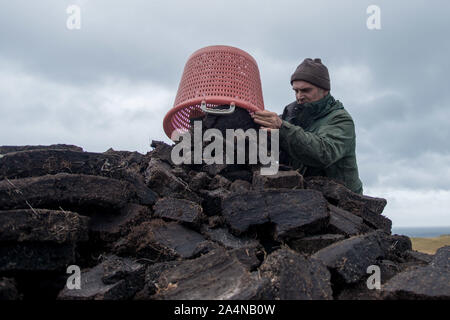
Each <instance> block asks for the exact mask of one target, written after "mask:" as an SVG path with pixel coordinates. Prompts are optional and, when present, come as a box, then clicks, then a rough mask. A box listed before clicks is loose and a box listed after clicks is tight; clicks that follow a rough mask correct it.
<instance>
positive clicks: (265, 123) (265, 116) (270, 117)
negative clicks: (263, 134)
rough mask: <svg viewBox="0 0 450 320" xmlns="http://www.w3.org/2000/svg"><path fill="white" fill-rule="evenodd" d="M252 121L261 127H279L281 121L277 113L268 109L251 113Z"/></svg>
mask: <svg viewBox="0 0 450 320" xmlns="http://www.w3.org/2000/svg"><path fill="white" fill-rule="evenodd" d="M251 116H252V118H253V121H255V122H256V123H258V124H260V125H261V126H262V129H268V130H269V131H270V129H280V128H281V125H282V123H283V122H282V121H281V119H280V117H278V114H276V113H275V112H270V111H268V110H263V111H256V112H255V113H253V114H252V115H251Z"/></svg>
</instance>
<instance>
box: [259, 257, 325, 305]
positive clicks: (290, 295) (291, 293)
mask: <svg viewBox="0 0 450 320" xmlns="http://www.w3.org/2000/svg"><path fill="white" fill-rule="evenodd" d="M259 270H260V273H261V276H262V277H263V278H267V279H268V280H269V281H270V282H271V286H272V290H273V292H274V294H273V295H274V297H275V299H283V300H285V299H288V300H331V299H332V298H333V296H332V291H331V284H330V277H331V276H330V273H329V271H328V270H327V268H326V267H325V265H323V264H322V262H320V261H318V260H315V259H307V258H306V257H305V256H303V255H301V254H298V253H297V252H295V251H293V250H291V249H288V248H282V249H279V250H276V251H274V252H272V253H271V254H269V256H268V257H267V258H266V260H265V261H264V263H263V264H262V265H261V267H260V268H259Z"/></svg>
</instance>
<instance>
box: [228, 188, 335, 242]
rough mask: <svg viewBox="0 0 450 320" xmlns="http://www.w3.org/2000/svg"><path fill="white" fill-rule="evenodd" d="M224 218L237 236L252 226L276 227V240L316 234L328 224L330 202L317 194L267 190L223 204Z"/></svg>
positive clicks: (308, 191)
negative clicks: (270, 224) (270, 225)
mask: <svg viewBox="0 0 450 320" xmlns="http://www.w3.org/2000/svg"><path fill="white" fill-rule="evenodd" d="M222 214H223V216H224V218H225V220H226V222H227V223H228V224H229V225H230V227H231V230H232V231H233V232H234V233H235V234H237V235H239V234H242V233H244V232H246V231H247V230H249V228H250V227H252V226H258V225H263V224H266V223H273V224H275V233H274V236H275V238H276V239H284V238H298V237H302V236H304V235H305V234H308V233H310V234H314V233H315V232H317V231H318V230H321V229H323V227H324V226H326V225H327V224H328V220H329V214H328V211H327V202H326V200H325V198H324V197H323V196H322V194H321V193H320V192H318V191H315V190H280V189H267V190H264V191H249V192H246V193H242V194H233V195H231V196H229V197H228V198H226V199H225V200H224V201H223V203H222Z"/></svg>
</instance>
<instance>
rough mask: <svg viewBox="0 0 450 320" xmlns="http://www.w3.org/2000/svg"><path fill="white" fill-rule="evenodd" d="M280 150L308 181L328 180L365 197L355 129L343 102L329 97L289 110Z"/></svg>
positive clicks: (285, 113)
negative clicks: (318, 178) (360, 176)
mask: <svg viewBox="0 0 450 320" xmlns="http://www.w3.org/2000/svg"><path fill="white" fill-rule="evenodd" d="M281 118H282V120H283V124H282V126H281V128H280V148H281V151H282V152H284V153H285V154H286V155H287V157H288V160H289V164H290V165H291V166H292V167H293V168H294V169H299V172H300V173H301V174H303V175H304V176H305V177H307V176H325V177H330V178H333V179H335V180H338V181H340V182H342V183H343V184H344V185H345V186H346V187H347V188H349V189H350V190H352V191H353V192H356V193H359V194H362V192H363V188H362V182H361V180H360V179H359V175H358V166H357V164H356V154H355V142H356V141H355V140H356V136H355V125H354V123H353V119H352V117H351V116H350V114H349V113H348V112H347V111H346V110H345V109H344V106H343V105H342V103H341V102H339V101H337V100H335V99H334V98H333V96H331V95H330V94H328V95H326V96H325V97H323V98H322V99H321V100H319V101H315V102H312V103H305V104H302V105H299V104H297V103H296V102H293V103H291V104H289V105H288V106H286V107H285V108H284V111H283V115H282V117H281Z"/></svg>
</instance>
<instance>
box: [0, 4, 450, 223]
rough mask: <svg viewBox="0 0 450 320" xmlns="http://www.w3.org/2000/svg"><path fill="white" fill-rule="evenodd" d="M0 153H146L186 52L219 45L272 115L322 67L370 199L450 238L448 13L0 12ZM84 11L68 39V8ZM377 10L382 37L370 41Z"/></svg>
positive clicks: (237, 7)
mask: <svg viewBox="0 0 450 320" xmlns="http://www.w3.org/2000/svg"><path fill="white" fill-rule="evenodd" d="M0 4H1V5H0V145H23V144H53V143H66V144H75V145H78V146H81V147H83V148H84V150H86V151H93V152H103V151H106V150H107V149H108V148H110V147H112V148H113V149H116V150H130V151H134V150H137V151H139V152H141V153H145V152H147V151H149V150H150V149H151V148H150V141H151V140H152V139H154V140H164V141H166V142H170V140H169V139H168V138H167V137H166V136H165V134H164V131H163V128H162V119H163V117H164V115H165V113H166V112H167V111H168V110H169V109H170V108H171V107H172V106H173V102H174V100H175V95H176V90H177V88H178V84H179V81H180V78H181V74H182V71H183V67H184V64H185V63H186V61H187V58H188V57H189V55H190V54H191V53H193V52H194V51H196V50H197V49H200V48H202V47H205V46H209V45H216V44H223V45H231V46H235V47H238V48H241V49H243V50H245V51H247V52H248V53H250V54H251V55H252V56H253V57H254V58H255V59H256V61H257V63H258V66H259V69H260V73H261V81H262V86H263V94H264V100H265V107H266V109H268V110H271V111H275V112H278V113H281V112H282V111H283V108H284V106H285V105H287V104H288V103H290V102H292V101H293V100H294V94H293V91H292V89H291V87H290V84H289V79H290V76H291V74H292V72H293V71H294V70H295V68H296V67H297V65H298V64H299V63H300V62H301V61H302V60H303V59H304V58H307V57H311V58H316V57H320V58H321V59H322V61H323V63H324V64H326V65H327V67H328V69H329V72H330V77H331V93H332V95H333V96H334V97H335V98H336V99H338V100H340V101H341V102H343V104H344V106H345V108H346V109H347V110H348V111H349V112H350V114H351V115H352V117H353V119H354V121H355V126H356V133H357V150H356V151H357V160H358V166H359V170H360V176H361V179H362V181H363V184H364V192H365V194H367V195H370V196H379V197H384V198H386V199H387V200H388V205H387V207H386V209H385V211H384V214H385V215H386V216H388V217H389V218H390V219H391V220H392V221H393V225H394V227H400V226H443V225H448V226H450V212H449V211H450V130H449V123H450V108H449V107H450V90H449V80H448V75H449V74H450V63H449V57H450V40H449V39H450V37H449V35H448V32H449V31H450V28H449V27H450V22H449V21H450V19H449V17H450V2H449V1H445V0H442V1H381V0H372V1H365V0H359V1H332V0H330V1H317V0H315V1H299V0H296V1H294V0H292V1H287V0H285V1H283V0H281V1H280V0H265V1H264V0H263V1H262V0H257V1H256V0H255V1H245V0H237V1H231V0H227V1H225V0H221V1H214V0H209V1H196V0H189V1H185V0H179V1H173V0H165V1H156V0H147V1H138V0H129V1H112V0H95V1H93V0H85V1H81V0H78V1H77V0H67V1H65V0H53V1H41V0H40V1H24V0H15V1H6V0H0ZM70 5H78V6H79V8H80V9H81V28H80V29H79V30H69V29H68V28H67V27H66V21H67V19H68V17H69V14H68V13H66V9H67V7H69V6H70ZM369 5H377V6H378V7H379V8H380V10H381V11H380V12H381V29H380V30H369V29H368V28H367V25H366V21H367V19H368V17H369V16H370V14H367V12H366V10H367V7H368V6H369Z"/></svg>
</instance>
